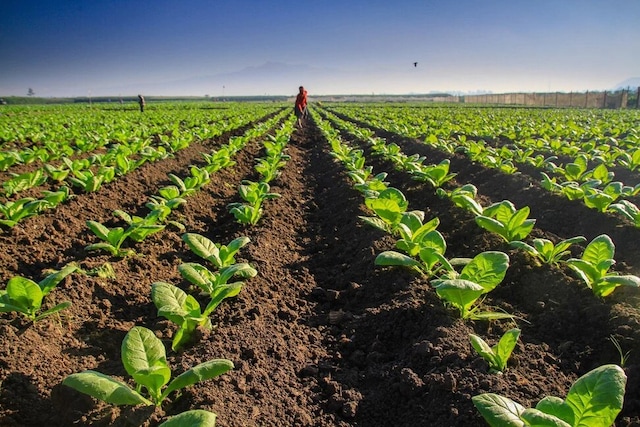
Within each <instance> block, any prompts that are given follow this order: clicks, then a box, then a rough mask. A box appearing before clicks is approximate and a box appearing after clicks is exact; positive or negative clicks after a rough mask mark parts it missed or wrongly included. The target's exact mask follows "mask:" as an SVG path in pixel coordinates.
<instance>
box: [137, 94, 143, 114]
mask: <svg viewBox="0 0 640 427" xmlns="http://www.w3.org/2000/svg"><path fill="white" fill-rule="evenodd" d="M138 104H140V112H141V113H142V112H143V111H144V96H142V95H138Z"/></svg>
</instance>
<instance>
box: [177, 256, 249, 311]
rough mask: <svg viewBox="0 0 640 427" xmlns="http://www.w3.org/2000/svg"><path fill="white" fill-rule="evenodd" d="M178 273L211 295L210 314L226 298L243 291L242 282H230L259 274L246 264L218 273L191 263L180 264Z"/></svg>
mask: <svg viewBox="0 0 640 427" xmlns="http://www.w3.org/2000/svg"><path fill="white" fill-rule="evenodd" d="M178 271H179V272H180V275H181V276H182V277H183V278H185V279H186V280H188V281H189V282H191V283H193V284H194V285H196V286H198V287H199V288H200V290H201V291H202V292H203V293H204V294H206V295H209V297H210V298H211V302H210V303H209V306H211V307H209V306H207V309H209V308H210V311H209V312H211V311H213V310H214V309H215V308H216V307H217V306H218V304H220V302H221V301H222V300H223V299H224V298H227V297H232V296H236V295H238V293H239V292H240V289H242V285H243V282H242V281H237V282H233V283H228V282H229V280H231V279H232V278H234V277H238V278H240V279H249V278H251V277H255V276H256V275H257V274H258V272H257V271H256V269H255V268H253V267H251V266H250V265H249V264H247V263H244V262H243V263H238V264H233V265H229V266H227V267H223V268H221V269H220V270H218V271H210V270H209V269H208V268H207V267H205V266H203V265H201V264H198V263H195V262H189V263H184V264H180V266H179V267H178ZM212 304H213V305H212ZM205 311H206V310H205Z"/></svg>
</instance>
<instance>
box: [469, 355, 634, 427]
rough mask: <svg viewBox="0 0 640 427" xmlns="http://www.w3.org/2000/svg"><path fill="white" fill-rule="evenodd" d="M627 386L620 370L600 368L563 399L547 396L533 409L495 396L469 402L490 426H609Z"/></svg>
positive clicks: (609, 366)
mask: <svg viewBox="0 0 640 427" xmlns="http://www.w3.org/2000/svg"><path fill="white" fill-rule="evenodd" d="M626 383H627V376H626V375H625V373H624V371H623V370H622V368H620V367H619V366H617V365H602V366H600V367H598V368H596V369H594V370H592V371H590V372H587V373H586V374H585V375H583V376H582V377H580V378H578V380H577V381H576V382H575V383H574V384H573V385H572V386H571V388H570V389H569V393H568V394H567V397H566V399H564V400H563V399H562V398H559V397H555V396H546V397H544V398H543V399H542V400H540V401H539V402H538V404H537V405H536V407H535V408H525V407H523V406H522V405H520V404H519V403H517V402H514V401H513V400H511V399H509V398H507V397H504V396H500V395H498V394H494V393H484V394H480V395H477V396H474V397H472V398H471V400H472V401H473V404H474V405H475V407H476V408H477V409H478V411H479V412H480V414H482V416H483V417H484V419H485V420H486V421H487V422H488V423H489V425H491V426H500V427H524V426H556V427H579V426H592V427H609V426H611V425H613V422H614V421H615V419H616V417H617V416H618V413H620V411H621V410H622V405H623V403H624V391H625V386H626Z"/></svg>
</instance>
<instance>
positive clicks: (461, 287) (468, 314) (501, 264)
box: [432, 251, 513, 319]
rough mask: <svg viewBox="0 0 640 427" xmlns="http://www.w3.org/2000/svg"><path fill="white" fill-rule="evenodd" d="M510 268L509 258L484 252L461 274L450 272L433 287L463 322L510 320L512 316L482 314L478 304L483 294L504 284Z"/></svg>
mask: <svg viewBox="0 0 640 427" xmlns="http://www.w3.org/2000/svg"><path fill="white" fill-rule="evenodd" d="M452 261H453V260H452ZM452 264H453V262H452ZM508 267H509V256H508V255H507V254H505V253H503V252H494V251H489V252H482V253H480V254H478V255H476V256H475V257H474V258H473V259H472V260H471V261H469V262H468V263H467V264H466V265H465V266H464V268H463V269H462V271H461V272H460V273H457V272H455V271H453V270H452V271H447V272H446V273H445V274H446V275H445V276H444V278H439V279H436V280H433V282H432V285H433V287H434V288H435V289H436V293H437V294H438V296H439V297H440V298H441V299H442V300H444V301H445V302H446V303H447V304H449V305H451V306H453V307H455V308H457V309H458V310H459V311H460V317H461V318H463V319H510V318H513V316H512V315H510V314H507V313H495V312H480V311H478V309H479V305H478V304H476V302H477V301H478V299H479V298H480V297H481V296H482V295H483V294H485V293H487V292H490V291H492V290H493V289H494V288H495V287H496V286H498V284H500V282H502V279H504V276H505V274H506V272H507V268H508Z"/></svg>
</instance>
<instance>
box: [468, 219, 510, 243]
mask: <svg viewBox="0 0 640 427" xmlns="http://www.w3.org/2000/svg"><path fill="white" fill-rule="evenodd" d="M475 220H476V224H478V226H480V227H482V228H484V229H485V230H487V231H490V232H492V233H496V234H498V235H500V236H502V237H503V238H504V239H505V240H507V241H508V239H507V232H506V229H505V226H504V225H503V224H502V223H501V222H500V221H498V220H496V219H493V218H490V217H488V216H484V215H478V216H476V218H475Z"/></svg>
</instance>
